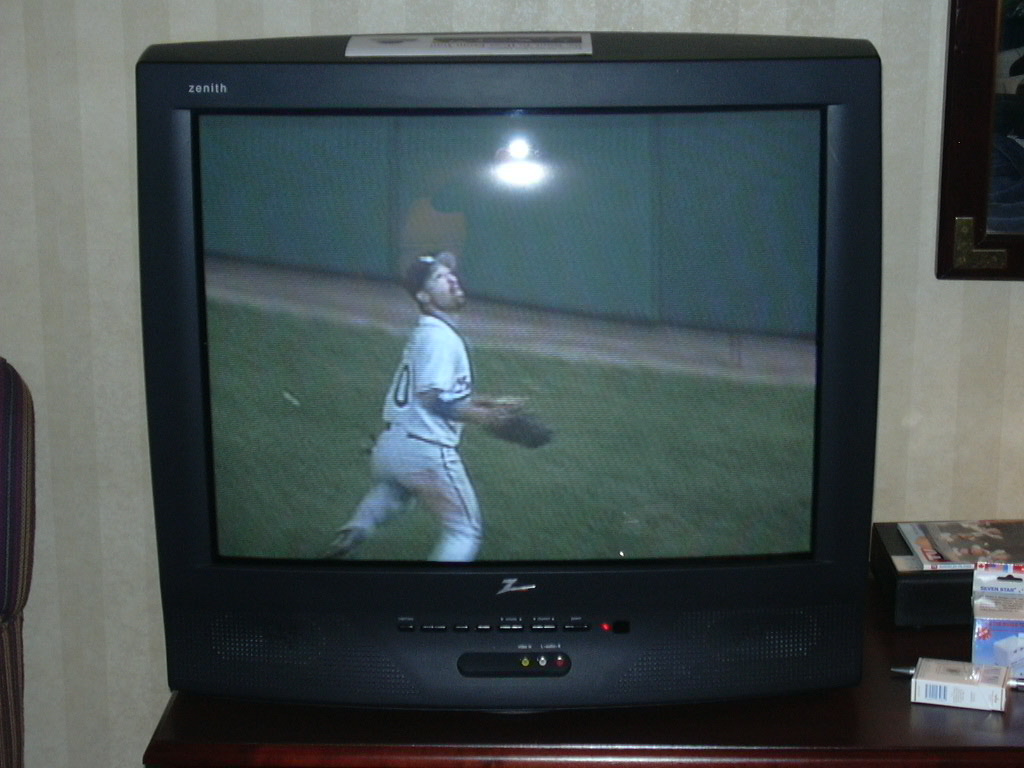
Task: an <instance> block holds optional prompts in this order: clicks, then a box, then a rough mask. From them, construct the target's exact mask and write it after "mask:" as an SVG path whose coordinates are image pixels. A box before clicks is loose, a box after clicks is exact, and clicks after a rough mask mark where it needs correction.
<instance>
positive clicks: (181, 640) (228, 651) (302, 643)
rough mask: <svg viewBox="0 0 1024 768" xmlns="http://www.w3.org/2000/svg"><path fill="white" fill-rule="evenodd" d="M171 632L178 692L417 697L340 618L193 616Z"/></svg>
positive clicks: (386, 659)
mask: <svg viewBox="0 0 1024 768" xmlns="http://www.w3.org/2000/svg"><path fill="white" fill-rule="evenodd" d="M176 630H177V631H176V632H169V633H168V637H169V638H172V639H171V640H169V643H168V659H169V664H168V666H169V669H170V674H171V686H172V688H175V689H178V690H190V691H195V692H200V693H202V692H207V693H220V694H226V695H238V696H255V697H261V698H262V697H272V698H285V699H295V700H304V701H316V700H328V701H329V700H345V701H357V700H366V701H377V700H380V699H381V698H382V697H383V698H385V699H392V700H402V701H404V700H414V699H415V698H416V697H417V696H419V695H420V690H419V686H418V685H417V684H416V682H415V681H414V680H413V679H411V678H410V677H409V676H408V675H407V674H406V673H405V671H404V670H402V669H401V668H400V667H399V666H398V665H397V664H396V663H395V662H394V660H393V659H392V658H391V657H390V656H389V655H387V654H386V653H385V652H384V650H383V649H382V648H381V645H380V644H379V643H376V642H373V641H372V640H370V639H369V638H367V637H366V633H365V629H362V630H360V629H357V628H356V627H355V626H354V625H353V624H352V623H351V622H347V621H345V620H343V619H332V618H325V617H323V616H289V617H287V618H283V617H280V616H251V615H248V614H242V615H234V614H215V615H208V614H199V615H196V614H191V615H190V616H188V617H185V618H184V620H183V621H181V622H179V624H178V626H177V627H176Z"/></svg>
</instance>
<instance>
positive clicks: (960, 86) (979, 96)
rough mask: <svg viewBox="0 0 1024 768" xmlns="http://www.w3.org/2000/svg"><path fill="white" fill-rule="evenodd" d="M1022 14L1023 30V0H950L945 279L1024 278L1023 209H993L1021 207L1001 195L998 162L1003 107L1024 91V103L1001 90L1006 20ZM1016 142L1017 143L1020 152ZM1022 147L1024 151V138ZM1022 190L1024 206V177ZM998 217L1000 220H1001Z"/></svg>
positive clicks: (941, 253)
mask: <svg viewBox="0 0 1024 768" xmlns="http://www.w3.org/2000/svg"><path fill="white" fill-rule="evenodd" d="M1017 13H1021V14H1022V18H1021V21H1020V26H1021V27H1022V29H1024V2H1022V0H950V12H949V40H948V47H947V69H946V101H945V107H944V117H943V120H944V122H943V128H944V130H943V139H942V166H941V176H940V189H939V222H938V250H937V258H936V276H937V277H938V278H945V279H950V278H952V279H983V280H1007V279H1009V280H1021V279H1024V216H1022V217H1021V219H1020V222H1019V223H1017V222H1016V220H1015V218H1014V216H1013V215H1010V216H1003V215H1002V213H1000V215H999V216H998V217H993V215H992V213H993V211H997V210H998V211H1003V210H1011V211H1013V210H1014V209H1013V208H1009V209H1004V208H1003V204H1002V203H1001V202H996V201H998V200H999V199H1000V195H1002V194H1004V193H1005V192H1006V186H1005V183H1004V182H1005V177H1004V176H1003V175H1002V174H1001V173H997V172H996V169H997V167H998V168H1002V166H1001V165H1000V166H997V165H996V164H994V163H993V156H994V155H993V152H994V149H996V147H997V142H1003V140H1004V139H1005V138H1006V137H1004V136H1000V138H999V139H997V138H996V137H997V134H998V133H999V132H1000V131H1001V130H1002V128H1003V123H1004V122H1005V118H1003V117H1001V116H1000V111H1001V110H1003V109H1004V108H1006V107H1007V106H1008V105H1009V107H1010V108H1011V109H1013V110H1016V101H1017V100H1018V98H1019V99H1020V100H1021V103H1022V104H1024V96H1022V97H1017V96H1016V94H1010V93H1006V92H1000V93H997V71H998V69H997V67H998V60H999V59H1000V54H1001V53H1002V52H1003V47H1004V27H1005V24H1006V22H1007V18H1008V15H1011V14H1017ZM1014 21H1015V23H1016V19H1015V20H1014ZM1022 82H1024V78H1022ZM1003 87H1005V86H1003ZM1022 93H1024V89H1022ZM1022 135H1024V134H1022ZM1016 144H1017V142H1011V149H1013V150H1014V151H1016V149H1017V146H1012V145H1016ZM998 146H999V147H1002V146H1003V144H1002V143H1000V144H998ZM1019 146H1020V149H1021V155H1022V158H1024V145H1019ZM1022 167H1024V166H1022ZM1021 190H1022V201H1021V205H1020V209H1021V211H1024V176H1022V183H1021ZM993 220H995V221H996V222H998V224H999V225H1000V226H998V227H994V226H993ZM1007 225H1009V226H1007Z"/></svg>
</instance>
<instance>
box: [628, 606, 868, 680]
mask: <svg viewBox="0 0 1024 768" xmlns="http://www.w3.org/2000/svg"><path fill="white" fill-rule="evenodd" d="M861 635H862V629H861V624H860V620H859V612H858V611H856V610H851V608H850V606H849V605H848V604H842V605H837V606H833V605H823V606H807V607H802V608H799V609H795V610H793V611H789V612H786V613H782V614H780V613H779V612H777V611H774V610H742V611H710V612H695V613H688V614H685V615H682V616H680V617H679V618H678V619H677V620H676V621H675V622H674V623H673V625H672V627H671V631H670V632H669V633H668V635H667V637H668V638H669V640H668V642H665V643H663V644H660V645H657V646H653V647H651V648H649V649H648V650H647V651H645V652H644V653H642V654H641V655H640V656H639V657H638V658H637V659H636V661H635V662H634V663H633V664H632V665H631V666H630V667H629V668H628V669H627V670H626V671H625V673H624V674H623V675H622V677H621V678H620V680H619V684H620V685H621V686H622V688H623V690H624V692H625V693H627V694H628V695H630V696H633V697H640V696H642V695H644V694H646V695H647V696H650V697H652V698H653V699H655V700H656V699H659V698H668V699H673V698H680V696H682V698H691V699H702V698H721V697H728V696H730V695H750V694H758V693H765V694H769V693H778V692H780V691H784V690H791V691H793V690H801V689H806V688H818V687H822V686H827V685H845V684H852V683H854V682H856V679H857V678H858V677H859V675H860V656H861V653H860V649H861Z"/></svg>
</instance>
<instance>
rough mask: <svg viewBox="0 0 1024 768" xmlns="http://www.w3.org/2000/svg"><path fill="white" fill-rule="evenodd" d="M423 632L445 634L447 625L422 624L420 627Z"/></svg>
mask: <svg viewBox="0 0 1024 768" xmlns="http://www.w3.org/2000/svg"><path fill="white" fill-rule="evenodd" d="M420 630H422V631H423V632H447V631H448V625H447V624H424V625H423V626H421V627H420Z"/></svg>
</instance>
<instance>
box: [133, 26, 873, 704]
mask: <svg viewBox="0 0 1024 768" xmlns="http://www.w3.org/2000/svg"><path fill="white" fill-rule="evenodd" d="M879 73H880V67H879V62H878V57H877V54H876V53H875V51H874V49H873V47H872V46H871V45H870V44H869V43H866V42H864V41H847V40H831V39H817V38H768V37H743V36H718V35H676V34H662V35H656V34H627V33H594V34H589V35H588V34H578V35H562V34H552V35H533V34H530V35H511V36H509V35H468V36H460V35H434V36H380V37H377V36H368V38H361V37H354V38H333V37H324V38H296V39H272V40H250V41H221V42H208V43H176V44H165V45H156V46H153V47H151V48H150V49H148V50H147V51H146V53H145V54H144V55H143V56H142V58H141V59H140V62H139V65H138V71H137V109H138V168H139V239H140V286H141V303H142V321H143V342H144V352H145V366H146V371H145V376H146V390H147V408H148V419H149V448H150V457H151V462H150V464H151V468H152V475H153V500H154V512H155V516H156V536H157V547H158V554H159V567H160V583H161V598H162V602H163V616H164V625H165V636H166V646H167V666H168V681H169V684H170V687H171V688H172V689H174V690H176V691H187V692H190V693H195V694H212V695H218V696H224V695H229V696H244V697H250V698H253V697H255V698H260V699H265V700H277V701H302V702H323V703H328V704H332V705H338V704H343V705H359V706H373V707H434V708H485V709H499V710H500V709H516V710H519V709H546V708H553V707H595V706H624V705H649V704H660V703H678V702H689V701H702V700H707V699H715V698H723V697H737V696H755V695H760V696H766V695H773V694H778V693H787V692H793V691H802V690H812V689H816V688H822V687H833V686H839V685H850V684H853V683H855V682H856V681H857V680H858V678H859V675H860V657H861V641H862V640H861V617H862V615H863V613H862V612H863V600H864V595H865V589H866V578H867V547H868V541H869V532H870V522H871V504H872V498H873V491H874V474H873V471H874V438H875V418H876V414H875V411H876V402H877V370H878V330H879V309H880V283H881V268H880V265H881V214H880V211H881V131H880V77H879Z"/></svg>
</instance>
